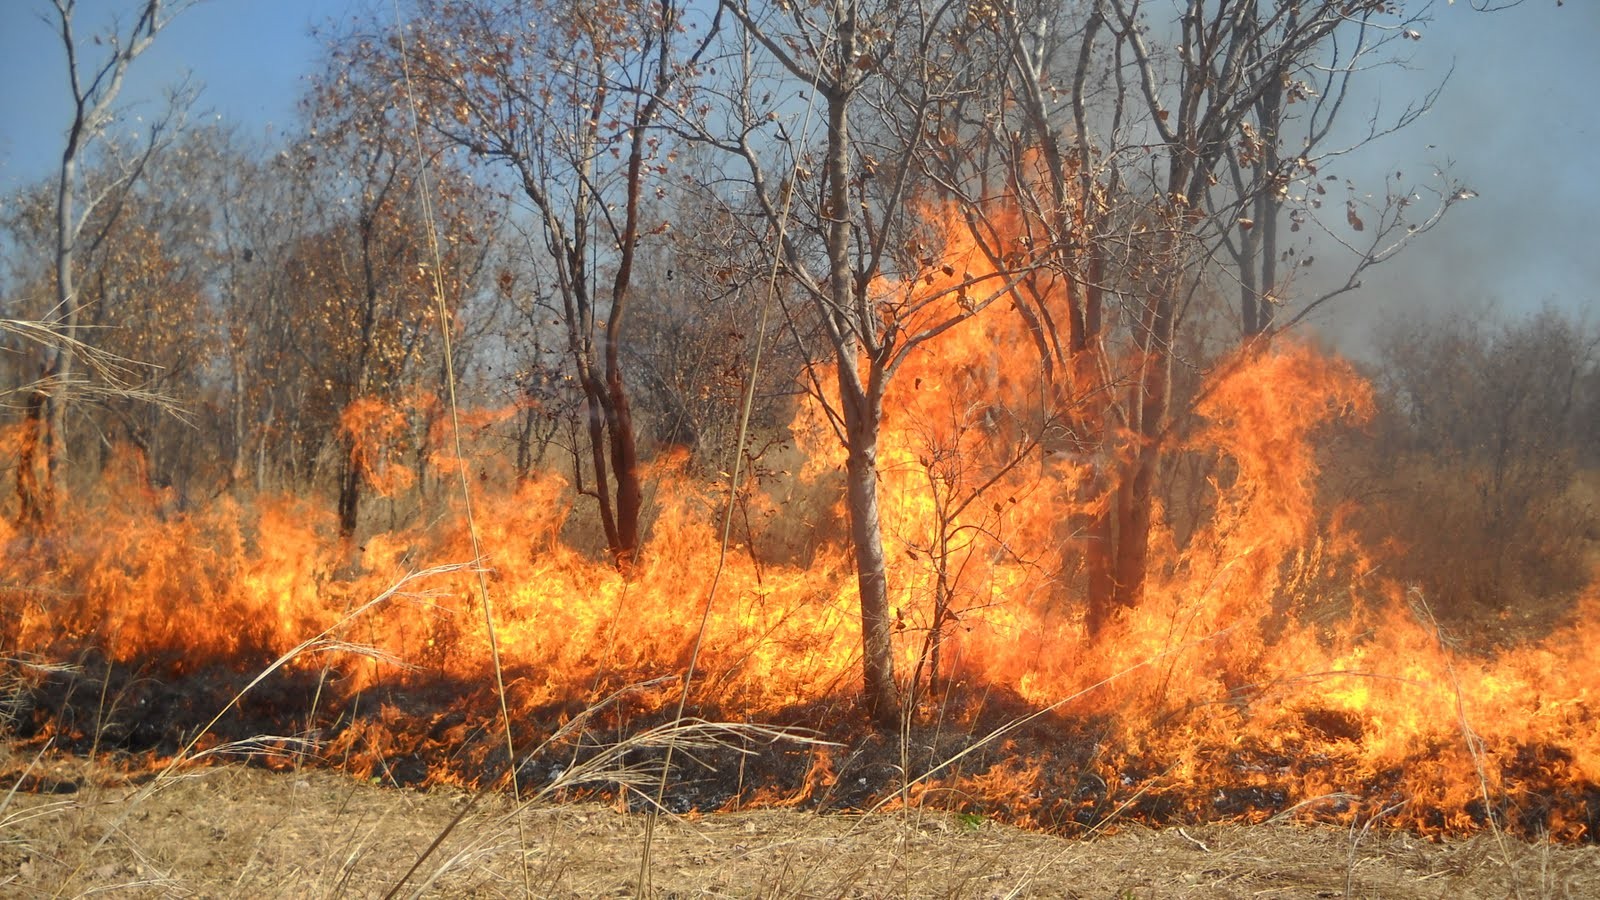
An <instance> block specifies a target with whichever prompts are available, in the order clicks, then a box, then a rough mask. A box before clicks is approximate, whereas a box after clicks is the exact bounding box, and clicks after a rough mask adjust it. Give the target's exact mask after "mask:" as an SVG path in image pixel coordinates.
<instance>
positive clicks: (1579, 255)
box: [0, 0, 1600, 335]
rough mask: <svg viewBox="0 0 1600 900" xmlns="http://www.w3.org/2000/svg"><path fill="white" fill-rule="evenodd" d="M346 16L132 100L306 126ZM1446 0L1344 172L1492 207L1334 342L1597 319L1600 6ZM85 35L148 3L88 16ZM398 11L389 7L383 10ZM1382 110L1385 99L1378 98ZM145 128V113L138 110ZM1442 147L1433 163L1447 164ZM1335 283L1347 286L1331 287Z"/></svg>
mask: <svg viewBox="0 0 1600 900" xmlns="http://www.w3.org/2000/svg"><path fill="white" fill-rule="evenodd" d="M372 2H374V0H366V2H360V0H357V2H345V0H321V2H318V0H207V2H204V3H201V4H200V5H199V6H197V7H195V8H193V9H190V10H188V11H187V12H185V13H184V14H183V15H182V16H181V17H180V18H179V19H178V20H177V21H176V22H175V23H174V25H173V26H172V28H171V29H170V30H169V31H168V32H166V33H164V34H163V35H162V36H161V37H160V38H158V40H157V42H156V44H155V46H154V47H153V48H152V49H151V50H150V52H149V53H148V54H147V55H146V56H145V57H142V58H141V59H140V60H139V61H138V62H137V63H136V64H135V68H134V70H133V72H132V73H131V75H130V78H129V82H128V85H127V89H126V90H125V92H124V96H125V97H126V98H127V100H128V101H129V102H130V103H135V104H141V103H142V104H144V108H145V109H147V110H153V109H155V108H157V106H158V104H159V100H160V97H161V96H162V91H163V89H164V87H165V86H166V85H169V84H171V83H173V82H175V81H177V80H178V79H180V78H181V77H182V76H183V74H184V73H185V72H186V71H187V72H191V73H192V75H193V77H194V79H195V80H196V81H197V82H199V83H200V84H201V85H203V87H204V90H203V93H202V94H201V98H200V102H199V104H198V106H197V110H203V111H206V112H208V113H209V114H212V115H219V116H221V117H222V118H223V119H224V120H225V121H229V122H232V123H235V124H236V125H237V126H238V127H240V128H241V129H243V130H244V131H245V132H247V133H251V134H258V135H259V134H266V133H268V132H269V131H270V129H271V128H272V127H273V126H278V127H282V126H285V125H287V124H289V123H291V122H292V121H293V118H294V116H295V103H296V100H297V97H298V94H299V91H300V90H301V87H302V85H303V79H304V78H305V76H306V75H307V74H308V73H310V72H311V71H312V69H313V68H314V66H315V64H316V62H317V60H318V59H319V57H320V48H319V47H318V44H317V42H316V40H315V39H314V38H313V37H311V35H310V26H311V25H312V24H313V23H321V22H325V21H327V19H328V18H329V17H332V16H338V15H341V14H344V15H348V14H349V11H351V10H354V9H360V8H363V7H366V6H368V5H370V3H372ZM1469 4H1470V0H1460V2H1457V3H1455V4H1447V3H1446V2H1445V0H1437V2H1436V4H1435V21H1434V23H1433V24H1432V25H1431V26H1429V27H1427V28H1426V29H1425V30H1424V34H1423V39H1422V40H1421V41H1420V42H1418V43H1416V44H1414V45H1413V47H1414V50H1413V53H1414V56H1413V65H1414V68H1413V69H1412V70H1409V71H1407V70H1401V69H1387V70H1384V71H1381V72H1378V73H1374V76H1373V78H1372V79H1371V80H1369V81H1368V85H1369V86H1370V87H1371V89H1372V91H1373V96H1374V97H1377V98H1380V99H1381V100H1382V101H1383V102H1384V104H1385V106H1386V108H1389V107H1398V106H1399V105H1401V104H1403V103H1404V101H1405V100H1406V99H1407V98H1410V97H1415V96H1417V95H1419V94H1420V93H1421V92H1423V91H1425V90H1426V89H1427V87H1428V86H1430V85H1432V84H1433V83H1435V82H1436V81H1437V80H1438V78H1439V76H1440V75H1441V74H1442V73H1443V72H1444V71H1445V70H1446V69H1448V68H1449V66H1450V63H1451V62H1452V60H1453V61H1454V63H1455V66H1456V68H1455V74H1454V76H1453V77H1452V78H1451V82H1450V84H1449V86H1448V87H1447V89H1446V91H1445V94H1444V96H1443V97H1442V98H1441V100H1440V102H1439V104H1438V106H1437V107H1436V108H1435V110H1434V112H1433V113H1432V114H1431V115H1429V116H1428V117H1427V118H1425V119H1423V120H1422V121H1420V122H1419V123H1417V124H1416V125H1415V126H1413V127H1412V128H1411V129H1409V130H1407V131H1405V132H1402V133H1401V134H1399V135H1396V136H1393V137H1391V138H1388V139H1386V140H1384V141H1383V142H1381V143H1379V144H1377V145H1376V146H1373V147H1369V148H1367V149H1366V150H1365V151H1363V155H1362V156H1361V157H1360V158H1359V159H1357V160H1352V161H1351V162H1350V163H1349V164H1348V165H1347V166H1345V167H1343V168H1342V169H1341V170H1340V174H1345V175H1355V176H1357V177H1358V180H1359V181H1361V182H1362V183H1363V184H1364V185H1365V184H1370V185H1372V188H1373V189H1378V188H1379V187H1381V181H1379V180H1377V179H1378V178H1379V173H1381V172H1383V171H1385V170H1393V169H1400V170H1402V171H1410V172H1417V173H1421V172H1423V171H1424V170H1425V169H1427V168H1429V167H1431V166H1432V165H1434V164H1436V163H1440V162H1443V161H1446V160H1449V161H1451V162H1452V163H1453V165H1452V171H1453V173H1454V174H1455V176H1456V177H1457V178H1458V179H1460V180H1462V181H1464V182H1466V183H1467V184H1469V185H1470V186H1471V187H1473V188H1474V189H1476V190H1477V191H1478V192H1479V193H1480V195H1481V196H1480V197H1479V198H1478V199H1476V200H1474V201H1472V202H1471V203H1467V204H1462V205H1460V206H1458V207H1457V208H1456V210H1454V211H1453V212H1452V214H1451V216H1450V218H1449V219H1448V220H1447V221H1446V222H1445V223H1444V224H1443V226H1441V228H1440V229H1438V230H1437V231H1435V232H1434V233H1432V234H1430V235H1427V236H1425V237H1424V238H1423V239H1421V240H1420V241H1419V242H1418V244H1417V245H1416V246H1415V247H1414V248H1413V249H1412V250H1410V251H1408V252H1407V253H1406V254H1405V255H1404V256H1403V257H1401V258H1400V259H1398V260H1396V261H1395V262H1394V263H1392V264H1390V266H1388V267H1386V269H1384V270H1382V271H1379V272H1376V273H1374V274H1372V275H1371V276H1370V277H1368V278H1367V279H1366V280H1365V289H1364V290H1363V291H1362V292H1361V293H1360V295H1358V296H1354V297H1346V298H1341V300H1340V301H1338V302H1337V304H1336V305H1335V306H1334V308H1333V312H1332V313H1331V314H1330V316H1329V317H1325V320H1324V325H1325V326H1326V327H1328V328H1329V329H1330V330H1331V331H1334V332H1342V333H1344V334H1347V335H1358V334H1360V333H1362V332H1363V331H1364V330H1365V329H1367V328H1369V327H1370V323H1371V322H1372V321H1373V320H1375V319H1376V318H1379V317H1381V315H1382V314H1383V313H1384V312H1386V311H1388V310H1392V309H1396V308H1411V307H1413V306H1416V305H1419V304H1420V305H1429V306H1435V307H1440V306H1448V305H1454V304H1469V305H1470V304H1481V303H1483V302H1486V301H1491V300H1493V301H1496V302H1498V304H1499V305H1500V306H1501V307H1502V308H1503V309H1506V310H1510V311H1513V312H1514V311H1517V310H1521V309H1528V308H1534V307H1537V306H1538V305H1540V304H1541V303H1545V302H1553V303H1557V304H1559V305H1561V306H1564V307H1566V308H1568V309H1571V310H1574V311H1577V312H1582V311H1585V310H1587V309H1589V308H1590V307H1591V306H1592V305H1593V304H1592V299H1593V298H1595V297H1596V294H1597V291H1596V287H1595V286H1596V285H1597V284H1600V250H1597V249H1596V248H1597V246H1600V173H1597V171H1596V166H1597V165H1600V152H1597V150H1596V141H1597V140H1600V124H1597V119H1600V90H1597V87H1596V86H1597V85H1600V0H1569V2H1567V3H1566V4H1565V5H1564V6H1562V7H1560V8H1558V7H1557V6H1556V0H1527V2H1526V3H1524V4H1523V6H1521V7H1520V8H1518V9H1516V10H1513V11H1510V12H1505V13H1499V14H1494V15H1483V14H1478V13H1474V12H1472V11H1471V10H1470V8H1469ZM80 5H81V7H82V11H81V16H82V18H83V23H84V27H85V28H87V27H88V26H90V25H91V24H93V23H104V22H105V21H107V19H108V17H109V16H110V15H111V14H112V13H113V12H114V11H116V10H128V9H131V8H132V7H133V6H134V3H133V2H132V0H80ZM48 8H49V4H48V2H47V0H0V85H4V87H3V88H0V194H3V193H8V192H10V191H12V190H14V189H16V188H17V187H18V186H20V185H22V184H25V183H27V182H30V181H32V180H34V179H37V178H39V177H42V176H44V175H45V174H47V173H48V172H49V171H50V169H51V166H52V164H53V162H54V158H55V156H56V155H57V154H58V153H59V152H60V146H61V142H62V136H61V129H62V125H63V122H64V115H65V113H64V110H65V104H66V97H67V95H66V90H65V87H64V71H65V67H64V62H63V59H62V54H61V48H60V42H59V41H58V40H57V39H56V38H55V36H54V34H53V33H52V32H51V31H50V30H49V28H47V27H46V26H45V24H43V23H42V22H41V21H40V20H39V13H41V12H44V11H47V10H48ZM373 8H376V9H380V10H386V9H387V8H389V4H387V3H383V4H379V5H378V6H376V7H373ZM1368 100H1369V102H1370V100H1371V98H1368ZM136 111H137V110H136ZM1430 145H1431V147H1432V149H1430ZM1328 274H1331V273H1328Z"/></svg>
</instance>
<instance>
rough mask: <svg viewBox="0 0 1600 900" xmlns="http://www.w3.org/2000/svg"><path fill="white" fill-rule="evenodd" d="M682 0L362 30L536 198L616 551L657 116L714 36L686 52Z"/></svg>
mask: <svg viewBox="0 0 1600 900" xmlns="http://www.w3.org/2000/svg"><path fill="white" fill-rule="evenodd" d="M682 16H683V7H682V5H681V4H680V3H678V2H677V0H654V2H641V0H616V2H608V3H602V4H600V5H598V6H594V5H578V4H571V3H565V2H542V0H533V2H509V3H500V2H488V0H468V2H448V0H420V2H418V3H417V4H416V7H415V9H414V11H413V17H412V21H411V23H410V24H409V25H407V26H406V27H405V28H404V29H403V30H402V31H401V32H399V33H398V34H394V35H391V36H390V37H389V38H387V39H384V40H382V41H378V42H361V41H359V40H357V41H352V42H350V45H349V46H348V47H347V50H346V52H347V53H349V54H350V56H351V58H352V59H354V60H358V61H360V62H362V63H363V64H370V65H374V66H381V67H386V68H387V69H388V70H389V71H391V72H396V73H397V74H398V73H399V70H401V69H404V70H405V72H408V73H409V75H410V77H411V78H412V80H413V81H412V83H413V84H414V85H415V87H416V90H417V94H418V98H419V103H420V106H419V112H420V114H421V115H422V116H423V117H424V120H425V122H426V123H427V125H428V126H429V128H430V129H431V130H432V132H433V133H434V134H435V135H437V136H439V137H442V138H443V139H444V140H446V141H447V142H449V143H450V144H452V145H454V146H456V147H460V148H464V149H466V150H467V151H468V152H469V153H470V154H472V156H473V157H474V158H476V159H479V160H481V161H484V162H486V163H490V164H493V165H495V166H498V167H501V170H502V171H503V172H505V173H506V174H507V175H508V176H509V178H510V181H511V183H512V185H514V187H513V190H514V191H515V192H516V193H517V194H518V195H520V197H521V198H522V199H523V200H525V201H527V203H529V204H530V205H531V207H532V210H531V211H532V214H533V233H534V235H535V238H534V242H535V243H536V244H537V246H536V251H537V252H539V253H541V254H542V255H543V259H542V260H541V262H543V263H544V264H546V265H548V266H549V268H550V270H551V272H552V274H553V281H554V290H553V291H552V292H551V293H552V294H553V295H554V299H555V301H556V304H555V305H556V309H555V310H554V311H555V312H556V315H557V321H559V322H560V325H561V327H562V329H563V331H564V337H565V343H566V350H567V353H568V354H569V357H570V360H571V365H572V371H573V374H574V375H575V376H576V378H577V381H578V384H579V385H580V387H581V389H582V392H583V398H584V403H585V407H586V414H587V423H586V425H587V435H588V445H589V456H588V460H587V462H588V465H589V472H590V474H591V475H592V481H587V482H586V481H585V479H584V478H583V470H582V469H581V468H579V469H577V470H576V472H575V474H576V475H577V476H578V478H577V481H578V488H579V490H580V491H582V492H585V493H590V494H592V495H593V496H594V498H595V500H596V503H597V505H598V506H599V510H600V519H601V523H602V525H603V527H604V529H605V535H606V543H607V545H608V547H609V549H610V552H611V556H612V558H613V560H614V561H615V562H616V564H617V565H618V566H619V567H621V568H624V569H626V568H627V567H628V566H629V565H630V564H631V563H632V562H633V560H634V558H635V557H636V556H637V554H638V552H639V546H640V530H639V528H640V513H641V511H642V508H643V502H644V494H643V490H642V488H641V482H640V466H639V452H638V439H637V436H636V425H635V422H634V413H633V408H632V404H631V402H630V398H629V390H628V385H627V378H626V373H625V371H624V370H625V360H624V357H623V353H622V349H623V345H624V343H625V342H626V340H627V338H626V330H627V327H628V323H629V317H630V312H631V310H632V307H633V304H634V302H635V299H634V290H633V278H634V265H635V261H636V259H637V256H638V252H639V248H640V245H641V243H642V242H643V241H644V240H645V239H646V238H648V237H650V236H651V235H653V234H657V233H660V232H662V231H664V230H665V228H666V227H667V226H666V224H665V223H659V224H653V223H647V222H645V221H644V218H643V216H644V205H643V201H644V198H645V194H646V191H647V190H648V189H649V188H650V185H651V183H652V181H653V180H654V179H656V178H658V177H659V176H661V175H663V174H665V173H666V171H667V170H668V169H667V167H668V165H669V164H670V163H671V161H672V160H671V154H670V151H669V150H668V149H667V148H666V147H665V146H664V144H663V141H662V134H661V132H660V130H659V120H660V117H661V115H662V112H663V110H664V109H665V108H666V107H668V106H674V105H682V104H684V103H686V102H687V99H686V98H687V96H688V94H687V91H688V88H689V80H690V78H691V77H692V74H693V72H694V67H695V62H696V60H697V59H698V55H699V53H700V52H702V51H703V49H704V47H705V46H706V43H707V42H708V41H709V37H706V38H703V39H702V41H701V43H700V44H699V46H698V47H697V48H692V49H691V52H689V53H688V54H687V55H686V56H683V55H680V50H679V46H678V44H679V42H680V40H681V37H682V34H683V32H684V25H683V22H682Z"/></svg>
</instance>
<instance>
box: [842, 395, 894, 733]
mask: <svg viewBox="0 0 1600 900" xmlns="http://www.w3.org/2000/svg"><path fill="white" fill-rule="evenodd" d="M871 406H872V404H871V402H870V401H869V400H868V399H867V398H865V397H846V398H844V409H845V428H846V432H847V435H848V437H849V440H850V446H849V447H848V448H847V449H848V456H847V457H846V459H845V484H846V494H845V496H846V502H847V503H848V505H849V510H850V541H851V545H852V546H853V547H854V549H855V555H856V584H857V587H858V589H859V590H860V593H861V674H862V687H863V695H864V697H865V700H866V706H867V714H868V716H870V717H871V719H872V720H873V721H874V722H876V723H878V724H879V725H880V726H883V727H885V728H894V727H897V726H898V725H899V723H900V693H899V689H898V688H897V687H896V686H895V681H894V645H893V641H892V636H893V632H892V622H891V619H890V615H889V576H888V569H887V565H886V562H885V557H884V552H883V523H882V520H881V519H880V516H879V511H878V416H877V415H876V410H875V409H872V408H870V407H871ZM863 407H869V408H863Z"/></svg>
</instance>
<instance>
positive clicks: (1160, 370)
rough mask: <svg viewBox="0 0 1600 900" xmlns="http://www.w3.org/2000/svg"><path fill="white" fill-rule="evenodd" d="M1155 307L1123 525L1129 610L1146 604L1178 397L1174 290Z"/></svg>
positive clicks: (1120, 549) (1120, 554)
mask: <svg viewBox="0 0 1600 900" xmlns="http://www.w3.org/2000/svg"><path fill="white" fill-rule="evenodd" d="M1169 287H1170V286H1169ZM1154 305H1155V306H1154V310H1153V311H1152V316H1151V320H1150V328H1149V332H1148V335H1147V337H1146V340H1145V346H1143V347H1142V348H1141V352H1142V355H1143V361H1142V365H1141V368H1142V369H1143V372H1142V377H1141V378H1140V385H1141V387H1140V391H1141V397H1140V402H1139V404H1138V407H1137V408H1138V423H1139V430H1138V440H1139V446H1138V448H1137V451H1136V452H1135V455H1134V463H1133V472H1132V477H1131V478H1130V479H1129V480H1128V483H1127V490H1126V492H1125V494H1124V498H1123V503H1122V504H1121V516H1120V521H1118V523H1117V565H1116V602H1117V605H1118V606H1121V607H1124V608H1127V607H1133V606H1137V605H1138V604H1139V602H1140V601H1141V600H1142V599H1144V584H1145V576H1146V575H1147V574H1148V573H1147V569H1148V567H1149V563H1150V529H1151V527H1152V526H1153V525H1154V524H1155V499H1156V498H1155V493H1156V476H1157V474H1158V470H1159V468H1160V462H1161V436H1162V430H1163V428H1164V427H1165V426H1166V421H1167V407H1168V404H1169V402H1170V400H1171V393H1172V350H1171V348H1172V332H1173V314H1174V310H1173V301H1172V299H1171V291H1170V289H1168V290H1164V291H1163V294H1162V296H1160V297H1158V298H1156V299H1155V301H1154Z"/></svg>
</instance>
